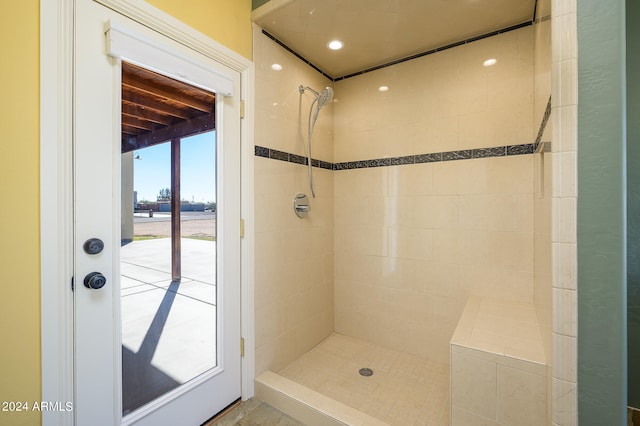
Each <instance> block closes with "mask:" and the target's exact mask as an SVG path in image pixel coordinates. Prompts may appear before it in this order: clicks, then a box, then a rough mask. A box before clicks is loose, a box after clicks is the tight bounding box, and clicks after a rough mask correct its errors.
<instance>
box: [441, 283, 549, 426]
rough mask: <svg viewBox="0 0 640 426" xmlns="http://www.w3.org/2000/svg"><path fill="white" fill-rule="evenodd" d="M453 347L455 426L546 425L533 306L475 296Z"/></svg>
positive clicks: (541, 361)
mask: <svg viewBox="0 0 640 426" xmlns="http://www.w3.org/2000/svg"><path fill="white" fill-rule="evenodd" d="M450 343H451V345H450V346H451V424H452V426H458V425H476V424H482V425H485V424H491V425H518V426H522V425H542V424H547V363H546V359H545V353H544V348H543V342H542V338H541V335H540V327H539V324H538V318H537V315H536V310H535V307H534V305H532V304H523V303H516V302H508V301H501V300H495V299H489V298H482V297H476V296H472V297H470V298H469V300H468V301H467V304H466V306H465V309H464V312H463V313H462V316H461V317H460V320H459V321H458V325H457V327H456V330H455V332H454V334H453V337H452V338H451V342H450Z"/></svg>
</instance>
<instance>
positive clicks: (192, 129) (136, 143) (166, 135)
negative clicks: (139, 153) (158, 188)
mask: <svg viewBox="0 0 640 426" xmlns="http://www.w3.org/2000/svg"><path fill="white" fill-rule="evenodd" d="M212 130H215V117H214V114H213V113H212V114H206V115H201V116H200V117H196V118H193V119H191V120H186V121H182V122H180V123H178V124H175V125H173V126H168V127H163V128H161V129H158V130H155V131H151V132H147V133H143V134H141V135H137V136H126V135H123V137H122V152H123V153H125V152H129V151H133V150H136V149H142V148H146V147H149V146H153V145H157V144H160V143H163V142H167V141H170V140H172V139H176V138H186V137H188V136H194V135H198V134H200V133H206V132H210V131H212Z"/></svg>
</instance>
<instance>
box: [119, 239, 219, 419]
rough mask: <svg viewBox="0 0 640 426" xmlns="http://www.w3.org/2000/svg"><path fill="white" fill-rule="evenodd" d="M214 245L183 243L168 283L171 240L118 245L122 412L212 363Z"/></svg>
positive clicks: (188, 240) (202, 242)
mask: <svg viewBox="0 0 640 426" xmlns="http://www.w3.org/2000/svg"><path fill="white" fill-rule="evenodd" d="M215 259H216V243H215V242H212V241H203V240H197V239H190V238H183V239H182V279H181V280H180V281H172V280H171V239H170V238H159V239H151V240H142V241H133V242H131V243H128V244H126V245H124V246H122V248H121V296H122V297H121V315H122V349H123V412H124V413H125V414H126V413H127V412H130V411H133V410H135V409H136V408H138V407H140V406H142V405H144V404H145V403H147V402H150V401H151V400H153V399H155V398H157V397H158V396H160V395H162V394H164V393H166V392H168V391H170V390H171V389H174V388H176V387H178V386H180V385H181V384H183V383H186V382H187V381H189V380H191V379H193V378H195V377H197V376H198V375H200V374H202V373H204V372H206V371H208V370H209V369H211V368H213V367H215V366H216V282H215V277H216V265H215Z"/></svg>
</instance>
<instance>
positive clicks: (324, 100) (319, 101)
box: [298, 85, 333, 198]
mask: <svg viewBox="0 0 640 426" xmlns="http://www.w3.org/2000/svg"><path fill="white" fill-rule="evenodd" d="M305 90H308V91H310V92H312V93H313V94H314V95H315V98H314V99H313V101H312V102H311V106H310V108H309V134H308V138H307V165H308V168H309V186H310V187H311V195H312V196H313V197H314V198H315V196H316V190H315V188H314V185H313V170H312V168H311V135H312V134H313V127H314V126H315V125H316V120H317V119H318V113H319V112H320V109H321V108H322V107H323V106H325V105H327V104H328V103H329V102H331V100H332V99H333V89H332V88H331V87H325V88H324V89H322V90H321V91H320V92H319V93H318V92H316V91H315V90H313V89H312V88H311V87H308V86H303V85H300V86H298V91H299V92H300V94H301V95H302V94H303V93H304V91H305ZM314 103H315V104H316V105H315V108H314V106H313V104H314ZM312 117H313V118H312Z"/></svg>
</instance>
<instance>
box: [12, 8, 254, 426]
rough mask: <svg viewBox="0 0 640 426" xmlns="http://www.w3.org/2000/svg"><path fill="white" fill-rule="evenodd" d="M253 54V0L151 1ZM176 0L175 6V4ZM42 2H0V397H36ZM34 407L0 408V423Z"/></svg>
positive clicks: (15, 421)
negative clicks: (10, 410)
mask: <svg viewBox="0 0 640 426" xmlns="http://www.w3.org/2000/svg"><path fill="white" fill-rule="evenodd" d="M150 3H152V4H154V5H155V6H157V7H159V8H161V9H163V10H165V11H166V12H167V13H170V14H172V15H174V16H176V17H177V18H178V19H180V20H182V21H184V22H186V23H187V24H189V25H191V26H193V27H194V28H196V29H198V30H199V31H200V32H202V33H204V34H206V35H207V36H209V37H211V38H213V39H215V40H217V41H218V42H220V43H222V44H223V45H225V46H227V47H229V48H231V49H232V50H234V51H236V52H238V53H239V54H241V55H243V56H245V57H247V58H251V56H252V51H251V22H250V14H251V1H250V0H243V1H240V0H215V1H209V0H189V1H188V2H187V1H185V2H174V1H172V0H152V1H150ZM178 3H179V5H180V7H178ZM39 19H40V16H39V1H38V0H22V1H15V2H3V10H2V13H1V14H0V40H2V52H3V56H2V66H0V81H1V82H2V98H1V101H0V117H2V124H3V125H2V136H1V137H0V182H1V184H0V188H1V191H2V193H1V194H2V201H0V267H1V271H0V274H1V275H0V289H1V290H2V293H1V294H2V296H1V297H0V327H1V328H0V330H1V332H2V334H1V335H0V340H1V341H2V344H1V345H2V349H1V350H0V403H1V401H27V402H31V403H33V402H34V401H38V400H40V392H41V390H40V389H41V386H40V378H41V371H40V360H41V357H40V278H39V276H40V246H39V244H40V234H39V224H40V217H39V209H40V205H39V199H40V193H39V167H40V162H39V136H38V135H39V96H40V94H39V66H40V65H39V32H40V31H39ZM1 408H2V407H0V409H1ZM39 423H40V415H39V414H38V413H34V412H30V413H15V414H8V413H6V412H2V411H0V426H3V425H12V426H15V425H37V424H39Z"/></svg>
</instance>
